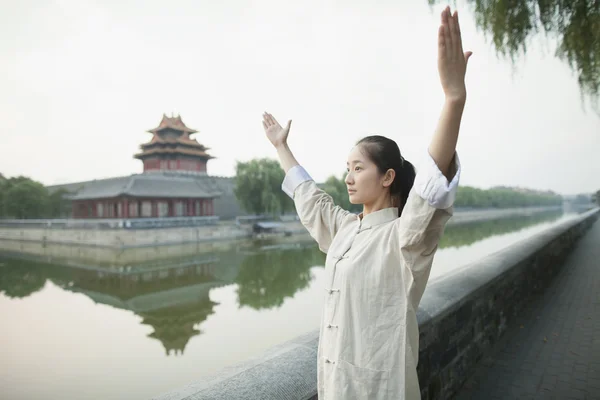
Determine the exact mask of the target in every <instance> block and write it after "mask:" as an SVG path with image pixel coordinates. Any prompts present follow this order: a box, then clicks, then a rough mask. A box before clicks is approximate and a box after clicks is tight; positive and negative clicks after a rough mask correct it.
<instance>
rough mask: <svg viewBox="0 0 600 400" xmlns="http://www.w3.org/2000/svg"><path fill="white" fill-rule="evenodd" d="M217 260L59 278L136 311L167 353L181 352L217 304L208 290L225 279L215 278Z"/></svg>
mask: <svg viewBox="0 0 600 400" xmlns="http://www.w3.org/2000/svg"><path fill="white" fill-rule="evenodd" d="M214 262H216V260H213V261H206V262H204V261H201V260H199V261H198V262H197V263H191V264H190V265H187V266H182V267H175V268H168V267H165V268H162V269H155V270H151V271H147V270H144V269H140V270H135V271H130V272H127V273H115V272H108V271H109V270H107V272H100V271H97V270H81V269H76V270H74V271H72V274H71V277H70V279H72V280H71V281H70V283H69V284H66V283H65V282H56V283H57V284H58V285H59V286H62V287H63V288H64V289H65V290H69V291H73V292H78V293H82V294H85V295H86V296H88V297H89V298H91V299H92V300H93V301H95V302H96V303H101V304H106V305H110V306H112V307H116V308H121V309H125V310H131V311H133V312H134V313H136V314H137V315H139V316H141V317H142V318H143V321H142V324H144V325H149V326H151V327H152V328H153V329H154V332H152V333H151V334H149V335H148V336H149V337H152V338H155V339H157V340H159V341H160V342H161V343H162V344H163V346H164V348H165V352H166V354H167V355H170V354H171V353H172V352H173V353H174V354H183V351H184V350H185V346H186V345H187V343H188V342H189V340H190V339H191V338H192V337H194V336H197V335H199V334H200V333H201V331H200V330H199V329H196V328H195V327H196V326H197V325H199V324H201V323H202V322H204V320H206V318H208V316H209V315H211V314H213V312H214V311H213V309H214V306H215V305H217V304H218V303H215V302H214V301H212V300H210V297H209V292H210V290H211V289H213V288H216V287H220V286H223V285H225V284H226V283H225V282H219V281H216V280H215V278H214V270H215V264H214Z"/></svg>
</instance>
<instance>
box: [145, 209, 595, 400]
mask: <svg viewBox="0 0 600 400" xmlns="http://www.w3.org/2000/svg"><path fill="white" fill-rule="evenodd" d="M599 214H600V210H599V209H594V210H591V211H588V212H586V213H585V214H582V215H580V216H578V217H577V218H574V219H572V220H568V221H565V223H563V224H560V225H558V226H555V227H553V228H551V229H548V230H547V231H544V232H541V233H539V234H537V235H534V236H532V237H530V238H529V239H526V240H523V241H521V242H519V243H518V244H515V245H512V246H509V247H507V248H505V249H503V250H501V251H498V252H496V253H494V254H491V255H489V256H487V257H485V258H483V259H481V260H479V261H477V262H474V263H471V264H468V265H466V266H464V267H461V268H459V269H457V270H456V271H454V272H453V273H450V274H448V275H444V276H441V277H440V278H438V279H436V280H432V281H431V282H430V283H429V285H428V286H427V290H426V291H425V293H424V295H423V299H422V300H421V304H420V306H419V309H418V311H417V319H418V321H419V332H420V335H419V336H420V345H419V346H420V349H419V365H418V368H417V369H418V375H419V385H420V387H421V395H422V398H423V399H448V398H451V397H452V395H453V394H455V393H456V392H457V391H458V389H460V387H461V386H462V385H463V383H464V382H465V380H466V379H467V378H468V377H469V375H470V374H471V373H472V372H473V371H474V368H475V366H476V364H477V363H478V361H479V360H481V359H482V357H483V355H484V354H485V353H486V352H487V351H489V350H490V349H491V348H492V347H493V346H494V344H495V343H496V342H497V341H498V339H499V338H500V337H501V336H502V334H503V333H504V331H505V330H506V327H507V326H508V325H510V324H511V323H512V321H513V319H514V317H515V315H517V313H518V312H519V311H520V310H521V309H522V308H523V306H524V305H525V304H526V303H527V301H528V300H529V299H530V297H531V296H532V295H534V294H535V293H537V292H539V291H541V290H543V289H544V288H545V287H546V286H547V284H548V282H549V281H550V280H551V279H552V278H553V277H554V276H555V275H556V273H557V272H558V271H559V269H560V268H561V266H562V264H563V261H564V259H565V257H566V256H567V255H568V254H569V253H570V251H571V249H572V247H573V245H574V244H575V243H576V241H577V240H578V239H579V238H580V237H581V236H582V235H583V234H584V233H585V232H586V231H587V229H588V228H589V227H590V226H591V225H592V224H593V222H594V221H595V220H596V219H597V218H598V215H599ZM318 336H319V333H318V331H312V332H310V333H307V334H305V335H303V336H301V337H298V338H296V339H294V340H291V341H289V342H286V343H283V344H281V345H278V346H275V347H273V348H271V349H269V350H268V351H267V352H265V353H264V354H262V355H260V356H259V357H256V358H254V359H251V360H248V361H246V362H244V363H241V364H237V365H234V366H232V367H229V368H226V369H224V370H222V371H220V372H219V373H218V374H216V375H215V376H212V377H206V378H203V379H200V380H199V381H198V382H196V383H192V384H189V385H188V386H185V387H182V388H179V389H176V390H173V391H171V392H168V393H166V394H163V395H160V396H158V397H156V398H155V399H158V400H184V399H185V400H192V399H193V400H200V399H213V400H219V399H223V400H225V399H227V400H233V399H261V400H271V399H272V400H275V399H277V400H280V399H297V400H316V399H317V345H318Z"/></svg>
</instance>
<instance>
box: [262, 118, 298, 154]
mask: <svg viewBox="0 0 600 400" xmlns="http://www.w3.org/2000/svg"><path fill="white" fill-rule="evenodd" d="M262 123H263V128H265V133H266V134H267V138H268V139H269V140H270V141H271V143H272V144H273V146H275V147H279V146H281V145H284V144H286V143H287V137H288V133H290V127H291V126H292V120H289V121H288V123H287V125H286V127H285V128H282V127H281V125H279V122H277V120H276V119H275V118H274V117H273V116H272V115H271V114H269V113H267V112H264V113H263V121H262Z"/></svg>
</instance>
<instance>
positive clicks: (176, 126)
mask: <svg viewBox="0 0 600 400" xmlns="http://www.w3.org/2000/svg"><path fill="white" fill-rule="evenodd" d="M163 129H173V130H176V131H180V132H187V133H196V132H198V131H196V130H193V129H190V128H188V127H187V126H185V124H184V123H183V121H182V120H181V115H178V116H176V117H171V118H169V117H167V116H166V115H165V114H163V118H162V121H160V124H159V125H158V126H157V127H156V128H154V129H150V130H149V131H148V132H150V133H156V132H159V131H162V130H163Z"/></svg>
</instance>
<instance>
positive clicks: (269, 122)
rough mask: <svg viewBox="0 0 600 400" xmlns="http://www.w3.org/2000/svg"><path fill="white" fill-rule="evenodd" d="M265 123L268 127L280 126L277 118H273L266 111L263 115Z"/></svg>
mask: <svg viewBox="0 0 600 400" xmlns="http://www.w3.org/2000/svg"><path fill="white" fill-rule="evenodd" d="M263 122H266V124H267V126H271V125H279V123H278V122H277V120H276V119H275V118H273V116H272V115H271V114H269V113H268V112H266V111H265V112H264V113H263Z"/></svg>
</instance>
